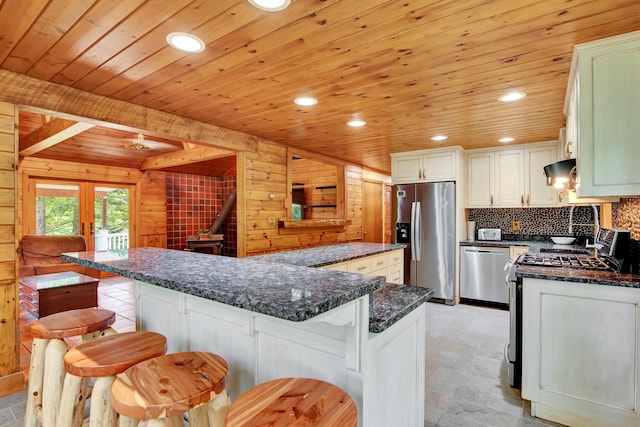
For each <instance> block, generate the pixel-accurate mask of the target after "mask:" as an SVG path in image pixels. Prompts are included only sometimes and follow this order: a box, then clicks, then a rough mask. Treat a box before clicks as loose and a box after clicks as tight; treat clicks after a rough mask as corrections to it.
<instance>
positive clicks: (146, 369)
mask: <svg viewBox="0 0 640 427" xmlns="http://www.w3.org/2000/svg"><path fill="white" fill-rule="evenodd" d="M227 371H228V366H227V362H226V361H225V360H224V359H223V358H222V357H220V356H218V355H215V354H212V353H204V352H183V353H174V354H168V355H165V356H160V357H156V358H153V359H149V360H147V361H145V362H142V363H140V364H138V365H135V366H132V367H131V368H129V369H127V370H126V371H125V372H123V373H122V374H121V375H118V378H117V379H116V381H115V382H114V383H113V386H112V387H111V401H112V402H113V407H114V408H115V410H116V411H117V412H118V414H120V419H122V418H123V417H129V418H135V419H139V420H144V423H145V426H148V425H153V426H156V425H158V426H160V425H162V426H174V425H179V426H182V419H183V416H184V414H185V413H188V416H189V426H190V427H224V425H225V424H224V420H225V416H226V413H227V410H228V408H229V403H230V402H229V396H228V394H227V392H226V389H225V387H226V379H227ZM121 425H122V424H121Z"/></svg>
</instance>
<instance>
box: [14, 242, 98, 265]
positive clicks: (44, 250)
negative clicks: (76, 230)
mask: <svg viewBox="0 0 640 427" xmlns="http://www.w3.org/2000/svg"><path fill="white" fill-rule="evenodd" d="M20 246H21V252H22V258H23V260H24V263H25V264H43V263H48V262H47V261H46V258H57V259H58V261H57V262H65V261H63V260H62V259H60V254H61V253H63V252H84V251H86V250H87V242H86V240H85V239H84V237H82V236H34V235H27V236H23V237H22V240H21V242H20Z"/></svg>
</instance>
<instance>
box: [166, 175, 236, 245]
mask: <svg viewBox="0 0 640 427" xmlns="http://www.w3.org/2000/svg"><path fill="white" fill-rule="evenodd" d="M235 186H236V177H235V176H225V177H209V176H201V175H190V174H180V173H168V174H167V248H169V249H184V248H186V247H187V237H189V236H194V235H196V234H198V230H200V229H203V228H204V229H208V228H209V227H211V225H212V224H213V222H214V221H215V218H216V216H217V215H218V213H219V212H220V210H221V209H222V205H223V204H224V201H225V200H226V199H227V197H228V196H229V193H231V190H233V189H234V188H235ZM237 218H238V215H237V211H236V206H235V205H234V207H233V208H232V210H231V212H230V213H229V215H228V216H227V218H226V219H225V221H224V223H223V224H222V227H220V230H218V233H221V234H224V242H223V246H222V251H223V252H222V253H223V255H227V256H236V255H237V253H238V252H237V248H238V235H237V227H236V222H237Z"/></svg>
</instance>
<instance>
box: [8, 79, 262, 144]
mask: <svg viewBox="0 0 640 427" xmlns="http://www.w3.org/2000/svg"><path fill="white" fill-rule="evenodd" d="M0 101H5V102H10V103H13V104H18V105H20V106H25V107H31V109H32V110H33V111H37V112H41V113H44V114H47V113H51V114H55V115H56V116H57V117H62V118H65V119H69V120H75V121H89V122H91V123H94V124H96V125H99V126H109V125H111V127H114V126H113V125H116V127H118V126H120V127H121V128H123V129H130V128H134V129H141V130H147V131H150V132H153V133H156V134H158V135H165V136H167V137H173V138H176V139H187V140H191V141H198V142H201V143H204V144H208V145H211V146H212V147H217V148H222V149H227V150H231V151H234V152H239V151H251V152H254V151H256V149H257V143H258V140H259V138H258V137H256V136H253V135H249V134H246V133H243V132H238V131H234V130H231V129H226V128H222V127H219V126H215V125H210V124H207V123H203V122H199V121H197V120H192V119H186V118H184V117H179V116H176V115H174V114H169V113H165V112H162V111H158V110H154V109H151V108H146V107H142V106H140V105H135V104H131V103H128V102H124V101H119V100H116V99H112V98H107V97H105V96H100V95H94V94H92V93H89V92H85V91H82V90H78V89H75V88H71V87H67V86H63V85H59V84H56V83H50V82H45V81H42V80H39V79H35V78H33V77H28V76H25V75H22V74H17V73H13V72H11V71H7V70H0Z"/></svg>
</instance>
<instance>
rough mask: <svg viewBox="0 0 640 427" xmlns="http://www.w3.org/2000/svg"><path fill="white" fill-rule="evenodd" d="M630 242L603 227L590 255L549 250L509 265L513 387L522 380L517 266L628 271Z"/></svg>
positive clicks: (508, 348)
mask: <svg viewBox="0 0 640 427" xmlns="http://www.w3.org/2000/svg"><path fill="white" fill-rule="evenodd" d="M629 239H630V234H629V232H628V231H623V230H613V229H606V228H602V229H600V230H598V233H597V237H596V240H595V243H594V244H593V245H592V246H591V247H590V248H591V249H590V251H589V252H587V248H585V249H584V250H583V249H578V250H573V249H571V248H566V249H564V248H549V249H541V251H540V252H527V253H525V254H522V255H520V257H518V258H517V259H511V260H509V262H507V265H505V271H507V276H506V277H505V281H506V284H507V286H508V288H509V341H507V345H506V346H505V349H504V357H505V361H506V362H507V363H508V366H509V381H510V383H511V386H512V387H517V388H520V384H521V380H522V279H521V278H517V276H516V271H517V268H518V266H534V267H545V268H549V269H556V268H568V269H582V270H589V271H610V272H628V269H629V265H630V262H629V259H628V256H627V254H628V251H629Z"/></svg>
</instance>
